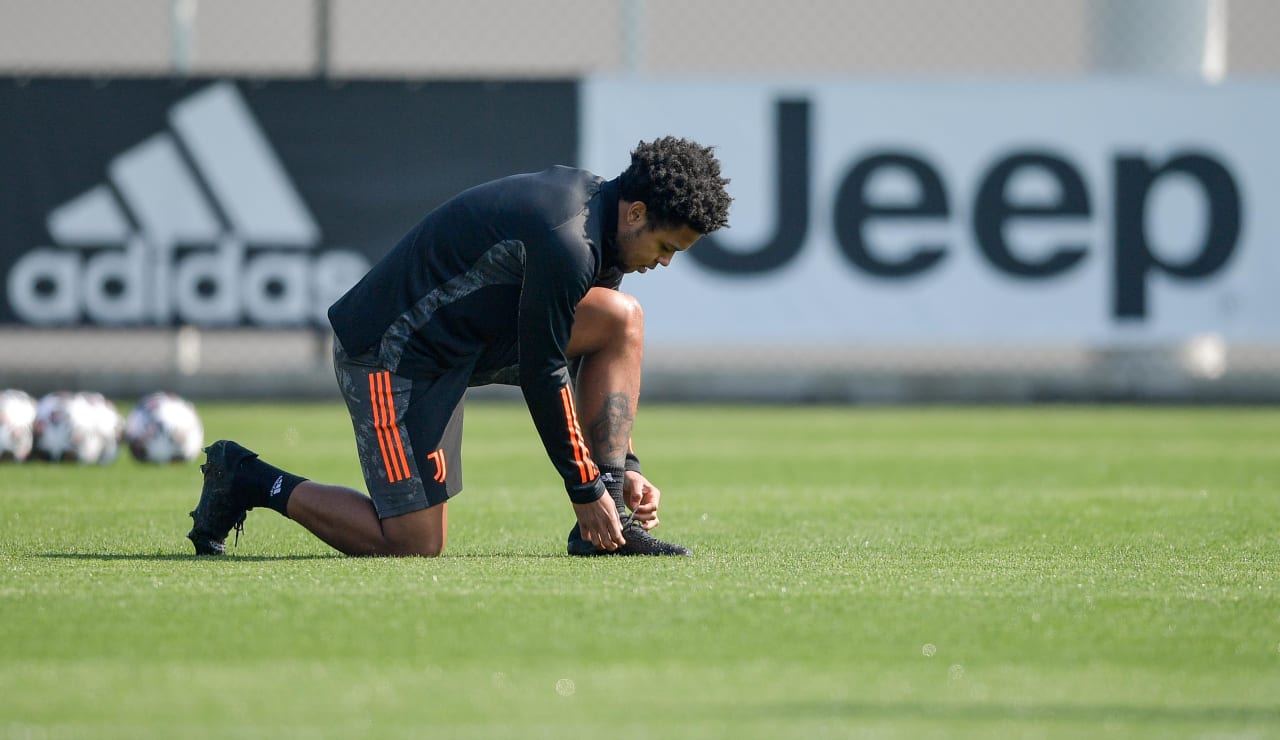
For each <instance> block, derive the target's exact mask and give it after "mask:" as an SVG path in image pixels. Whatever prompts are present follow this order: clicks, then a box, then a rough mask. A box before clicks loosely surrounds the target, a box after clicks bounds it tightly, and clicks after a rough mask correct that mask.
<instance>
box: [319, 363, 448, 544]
mask: <svg viewBox="0 0 1280 740" xmlns="http://www.w3.org/2000/svg"><path fill="white" fill-rule="evenodd" d="M333 369H334V374H335V375H336V376H337V378H338V387H339V389H341V391H342V397H343V398H344V399H346V402H347V410H348V411H349V412H350V413H351V425H352V426H353V427H354V428H355V433H356V447H357V449H358V450H359V452H360V467H361V468H362V469H363V470H364V482H365V486H366V487H367V488H368V490H369V496H370V497H372V498H373V505H374V508H376V509H377V511H378V518H380V519H386V518H388V517H393V516H399V515H401V514H408V513H410V512H414V511H420V510H422V509H426V508H428V507H431V506H435V505H436V504H441V503H444V502H445V501H448V500H449V499H450V498H452V497H453V496H455V495H456V494H457V493H458V492H459V491H461V490H462V405H463V395H464V394H465V393H466V391H467V382H468V381H469V380H470V377H471V370H470V368H461V369H458V370H451V371H447V372H445V373H442V374H440V375H438V376H436V377H433V378H428V379H425V380H422V379H411V378H405V377H401V376H399V375H396V374H395V373H393V372H391V371H390V370H387V369H386V368H384V367H381V366H380V365H379V364H378V360H377V358H376V357H375V356H374V355H372V354H363V355H358V356H356V357H351V356H348V355H347V353H346V351H345V350H343V348H342V344H341V343H340V342H338V340H337V338H335V339H334V342H333Z"/></svg>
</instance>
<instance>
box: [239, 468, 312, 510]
mask: <svg viewBox="0 0 1280 740" xmlns="http://www.w3.org/2000/svg"><path fill="white" fill-rule="evenodd" d="M304 480H306V478H303V477H301V476H297V475H294V474H293V473H287V472H285V471H283V470H281V469H280V468H277V467H275V466H273V465H269V464H267V463H265V462H263V461H262V459H261V458H259V457H258V456H257V455H254V456H253V457H250V458H246V459H245V460H244V461H243V462H241V463H240V465H239V467H237V468H236V474H235V478H234V479H233V480H232V482H231V490H232V491H233V492H235V494H236V495H238V496H241V497H243V498H244V500H245V501H246V502H247V503H248V504H249V508H251V509H254V508H258V507H261V506H265V507H266V508H268V509H275V510H276V511H278V512H280V513H281V514H283V515H284V516H286V517H287V516H289V496H291V495H292V494H293V489H294V488H297V486H298V484H299V483H301V482H303V481H304Z"/></svg>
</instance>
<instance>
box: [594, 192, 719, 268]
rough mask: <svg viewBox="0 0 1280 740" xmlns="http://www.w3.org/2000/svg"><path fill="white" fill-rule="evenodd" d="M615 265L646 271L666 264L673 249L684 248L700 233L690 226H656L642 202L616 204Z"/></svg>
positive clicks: (695, 239) (696, 238)
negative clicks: (616, 259) (650, 219)
mask: <svg viewBox="0 0 1280 740" xmlns="http://www.w3.org/2000/svg"><path fill="white" fill-rule="evenodd" d="M618 210H619V213H618V237H617V239H616V240H615V245H616V247H617V250H618V266H619V267H621V268H622V271H623V272H648V271H649V270H652V269H654V268H655V267H657V266H658V265H662V266H663V267H666V266H667V265H669V264H671V258H672V257H674V256H675V253H676V252H683V251H684V250H686V249H688V248H689V247H692V246H693V243H694V242H696V241H698V238H699V237H701V236H702V234H699V233H698V232H697V231H694V230H693V229H692V228H691V227H689V226H684V225H682V226H676V227H667V226H657V225H655V224H653V223H652V222H650V221H649V218H648V212H647V209H646V208H645V205H644V203H639V202H634V201H630V202H629V201H622V202H621V203H619V204H618Z"/></svg>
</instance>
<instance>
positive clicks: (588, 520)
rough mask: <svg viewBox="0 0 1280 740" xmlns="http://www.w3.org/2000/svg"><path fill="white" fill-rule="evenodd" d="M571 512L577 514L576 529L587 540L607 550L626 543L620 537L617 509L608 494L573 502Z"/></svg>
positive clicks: (620, 530) (620, 524)
mask: <svg viewBox="0 0 1280 740" xmlns="http://www.w3.org/2000/svg"><path fill="white" fill-rule="evenodd" d="M573 513H575V514H577V515H578V529H579V530H580V531H581V532H582V539H584V540H586V541H587V542H590V543H591V544H593V545H595V546H596V547H598V548H600V549H601V550H607V551H609V552H613V551H614V550H617V549H618V548H619V547H620V546H622V545H625V544H627V541H626V540H625V539H623V537H622V522H620V521H618V509H617V508H616V507H615V506H614V503H613V499H612V498H610V497H609V495H608V494H605V495H603V496H601V497H600V498H598V499H596V500H595V501H592V502H591V503H589V504H574V505H573Z"/></svg>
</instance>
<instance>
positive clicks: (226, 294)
mask: <svg viewBox="0 0 1280 740" xmlns="http://www.w3.org/2000/svg"><path fill="white" fill-rule="evenodd" d="M106 172H107V178H106V182H104V183H103V184H100V185H97V186H95V187H92V188H90V189H89V190H87V191H85V192H83V193H81V194H80V195H78V196H76V197H75V198H72V199H71V200H70V201H68V202H67V203H65V204H63V205H61V206H59V207H57V208H55V209H53V211H52V212H50V213H49V215H48V217H47V219H46V225H47V227H48V232H49V234H50V236H52V237H53V240H54V242H55V244H56V245H57V246H56V247H43V248H38V249H34V250H32V251H30V252H28V253H27V254H25V255H23V257H22V258H21V259H19V260H18V261H17V262H16V263H15V264H14V265H13V267H12V268H11V269H10V271H9V274H8V275H7V277H6V280H5V283H6V286H7V291H6V292H7V294H8V298H9V303H10V306H11V307H12V309H13V311H14V313H15V314H17V315H18V316H19V317H21V318H22V319H23V320H25V321H28V322H31V323H33V324H71V323H78V322H80V321H81V320H87V321H88V322H90V323H96V324H105V325H120V324H130V325H138V324H159V325H168V324H171V323H173V322H175V321H177V322H180V323H188V324H194V325H202V326H220V325H233V324H239V323H242V322H244V321H246V320H247V321H249V322H252V323H255V324H259V325H263V326H296V325H302V324H307V323H316V324H320V325H324V324H326V323H327V320H326V317H325V312H326V310H327V309H328V306H329V305H330V304H331V303H332V302H333V301H335V300H337V298H339V297H340V296H341V295H342V294H343V293H345V292H346V290H347V289H348V288H350V287H351V286H352V285H354V284H355V282H356V281H357V280H359V279H360V277H361V276H362V275H364V273H365V272H366V271H367V270H368V268H369V263H368V260H366V259H365V257H364V255H362V254H360V253H359V252H354V251H349V250H335V249H330V250H326V251H324V252H319V251H318V250H319V247H320V246H321V240H322V239H321V234H320V229H319V226H318V225H317V224H316V222H315V220H314V219H313V217H312V216H311V214H310V213H309V212H308V210H307V207H306V205H305V203H303V201H302V198H301V196H300V195H299V194H298V192H297V191H296V189H295V188H294V186H293V184H292V182H290V180H289V176H288V173H287V172H285V170H284V167H283V165H282V164H281V163H280V161H279V159H278V158H277V156H276V154H275V152H274V151H273V150H272V148H271V145H270V143H269V142H268V141H267V139H266V136H265V135H264V134H263V132H262V130H261V129H260V128H259V126H258V124H257V122H256V121H255V120H254V118H253V114H252V112H251V111H250V109H249V107H248V106H247V105H246V104H245V102H244V100H243V98H241V96H240V93H239V91H238V90H237V89H236V87H235V85H234V84H232V83H230V82H220V83H216V84H213V85H210V86H208V87H206V88H204V89H202V90H200V91H199V92H196V93H195V94H193V95H191V96H189V97H187V98H185V99H183V100H180V101H178V103H176V104H175V105H174V106H173V107H172V109H171V110H170V113H169V129H168V130H165V131H161V132H160V133H157V134H155V135H153V136H151V137H150V138H148V139H146V140H144V141H142V142H140V143H138V144H136V145H134V146H133V147H131V148H129V149H128V150H126V151H124V152H122V153H121V154H119V155H118V156H116V157H115V158H114V159H112V160H111V161H110V162H109V163H108V164H107V167H106Z"/></svg>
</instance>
